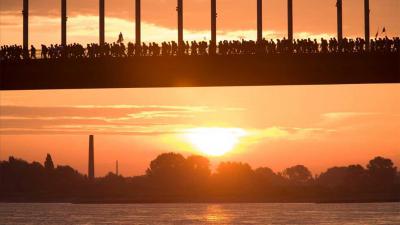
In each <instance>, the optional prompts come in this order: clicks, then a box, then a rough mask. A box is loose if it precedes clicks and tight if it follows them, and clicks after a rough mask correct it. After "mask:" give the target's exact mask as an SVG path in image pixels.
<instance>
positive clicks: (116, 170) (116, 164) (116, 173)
mask: <svg viewBox="0 0 400 225" xmlns="http://www.w3.org/2000/svg"><path fill="white" fill-rule="evenodd" d="M115 175H117V176H119V174H118V160H117V161H116V162H115Z"/></svg>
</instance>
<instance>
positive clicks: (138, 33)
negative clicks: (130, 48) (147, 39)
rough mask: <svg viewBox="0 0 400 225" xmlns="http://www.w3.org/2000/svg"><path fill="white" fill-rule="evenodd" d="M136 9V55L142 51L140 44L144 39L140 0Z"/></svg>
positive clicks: (137, 1)
mask: <svg viewBox="0 0 400 225" xmlns="http://www.w3.org/2000/svg"><path fill="white" fill-rule="evenodd" d="M135 10H136V15H135V16H136V19H135V22H136V27H135V28H136V55H140V54H139V51H140V45H141V44H142V40H141V36H142V34H141V29H142V28H141V4H140V0H136V5H135Z"/></svg>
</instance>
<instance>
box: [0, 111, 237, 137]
mask: <svg viewBox="0 0 400 225" xmlns="http://www.w3.org/2000/svg"><path fill="white" fill-rule="evenodd" d="M237 110H243V109H241V108H232V107H227V108H223V107H220V108H211V107H205V106H163V105H104V106H93V105H79V106H54V107H37V106H13V105H4V106H2V107H1V114H0V124H1V126H0V133H1V134H2V135H9V134H44V133H47V134H61V133H70V134H71V133H76V134H82V133H88V132H92V133H98V134H123V135H125V134H126V135H159V134H167V133H178V132H180V130H181V129H184V128H187V127H192V126H193V125H190V124H189V123H188V121H187V118H190V119H194V118H196V117H197V116H198V115H200V114H206V113H214V112H216V111H227V112H233V111H237Z"/></svg>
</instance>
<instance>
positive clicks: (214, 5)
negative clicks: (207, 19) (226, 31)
mask: <svg viewBox="0 0 400 225" xmlns="http://www.w3.org/2000/svg"><path fill="white" fill-rule="evenodd" d="M216 50H217V0H211V43H210V49H209V51H210V52H209V54H210V55H213V54H215V53H216Z"/></svg>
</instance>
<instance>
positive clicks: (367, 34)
mask: <svg viewBox="0 0 400 225" xmlns="http://www.w3.org/2000/svg"><path fill="white" fill-rule="evenodd" d="M369 14H370V9H369V0H364V20H365V22H364V24H365V49H366V50H369V42H370V30H369Z"/></svg>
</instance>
